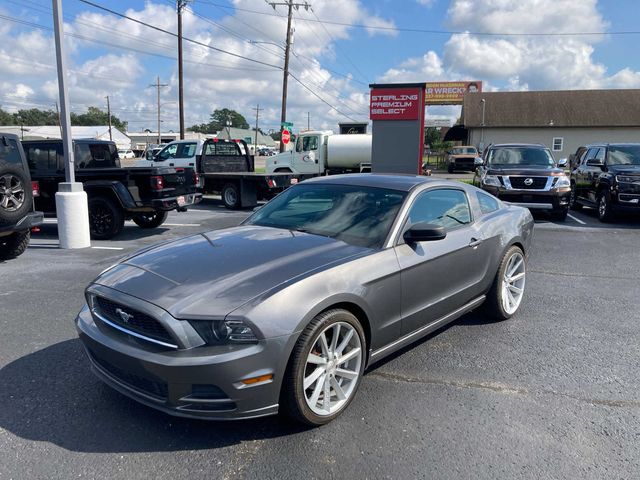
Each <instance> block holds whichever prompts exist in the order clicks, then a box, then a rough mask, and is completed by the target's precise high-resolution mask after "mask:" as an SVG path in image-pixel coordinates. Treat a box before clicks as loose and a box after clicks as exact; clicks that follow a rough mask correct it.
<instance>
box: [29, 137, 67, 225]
mask: <svg viewBox="0 0 640 480" xmlns="http://www.w3.org/2000/svg"><path fill="white" fill-rule="evenodd" d="M23 147H24V151H25V155H26V157H27V163H28V164H29V171H30V172H31V178H32V180H36V181H37V182H38V185H39V188H40V196H38V197H36V198H34V204H35V208H36V210H41V211H43V212H45V213H51V212H55V211H56V199H55V195H56V192H57V191H58V182H60V181H63V179H64V157H63V153H62V142H56V141H52V142H39V141H37V142H34V143H29V142H25V143H24V144H23Z"/></svg>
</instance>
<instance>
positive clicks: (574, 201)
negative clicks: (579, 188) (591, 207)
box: [569, 183, 582, 211]
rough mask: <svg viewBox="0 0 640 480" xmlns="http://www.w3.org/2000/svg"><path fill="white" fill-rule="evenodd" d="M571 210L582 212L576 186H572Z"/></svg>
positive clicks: (573, 184)
mask: <svg viewBox="0 0 640 480" xmlns="http://www.w3.org/2000/svg"><path fill="white" fill-rule="evenodd" d="M569 208H570V209H571V210H575V211H578V210H582V204H581V203H579V202H578V194H577V192H576V184H575V183H572V184H571V196H570V197H569Z"/></svg>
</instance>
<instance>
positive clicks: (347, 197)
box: [244, 183, 406, 248]
mask: <svg viewBox="0 0 640 480" xmlns="http://www.w3.org/2000/svg"><path fill="white" fill-rule="evenodd" d="M405 197H406V192H400V191H396V190H389V189H384V188H375V187H362V186H357V185H327V184H314V183H310V184H300V185H296V186H293V187H291V188H289V189H287V190H285V191H284V192H283V193H282V194H280V195H278V196H277V197H276V198H274V199H273V200H272V201H270V202H269V203H267V204H266V205H265V206H264V207H262V208H261V209H260V210H258V211H257V212H256V213H254V214H253V215H252V216H251V217H249V218H248V219H247V220H246V221H245V222H244V224H246V225H261V226H264V227H275V228H285V229H287V230H295V231H300V232H306V233H311V234H316V235H323V236H326V237H331V238H335V239H336V240H341V241H343V242H345V243H349V244H352V245H358V246H362V247H368V248H380V247H382V244H383V243H384V240H385V239H386V238H387V235H388V234H389V230H390V228H391V225H392V223H393V220H394V219H395V218H396V215H397V214H398V210H399V209H400V206H401V205H402V202H403V201H404V199H405Z"/></svg>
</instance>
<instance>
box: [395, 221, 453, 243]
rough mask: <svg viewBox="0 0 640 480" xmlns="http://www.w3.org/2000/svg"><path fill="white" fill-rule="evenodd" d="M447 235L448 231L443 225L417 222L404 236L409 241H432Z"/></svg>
mask: <svg viewBox="0 0 640 480" xmlns="http://www.w3.org/2000/svg"><path fill="white" fill-rule="evenodd" d="M446 236H447V231H446V230H445V229H444V227H443V226H442V225H434V224H432V223H416V224H415V225H412V226H411V228H410V229H409V230H407V231H406V232H404V235H403V238H404V241H405V242H407V243H416V242H432V241H434V240H442V239H443V238H445V237H446Z"/></svg>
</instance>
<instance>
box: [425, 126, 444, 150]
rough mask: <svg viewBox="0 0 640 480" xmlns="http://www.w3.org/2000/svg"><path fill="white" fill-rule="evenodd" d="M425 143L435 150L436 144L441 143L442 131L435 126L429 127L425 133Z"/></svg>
mask: <svg viewBox="0 0 640 480" xmlns="http://www.w3.org/2000/svg"><path fill="white" fill-rule="evenodd" d="M424 143H425V144H427V145H429V147H430V148H431V150H435V147H436V145H438V144H439V143H440V132H439V131H438V129H437V128H435V127H427V131H426V132H425V135H424Z"/></svg>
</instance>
